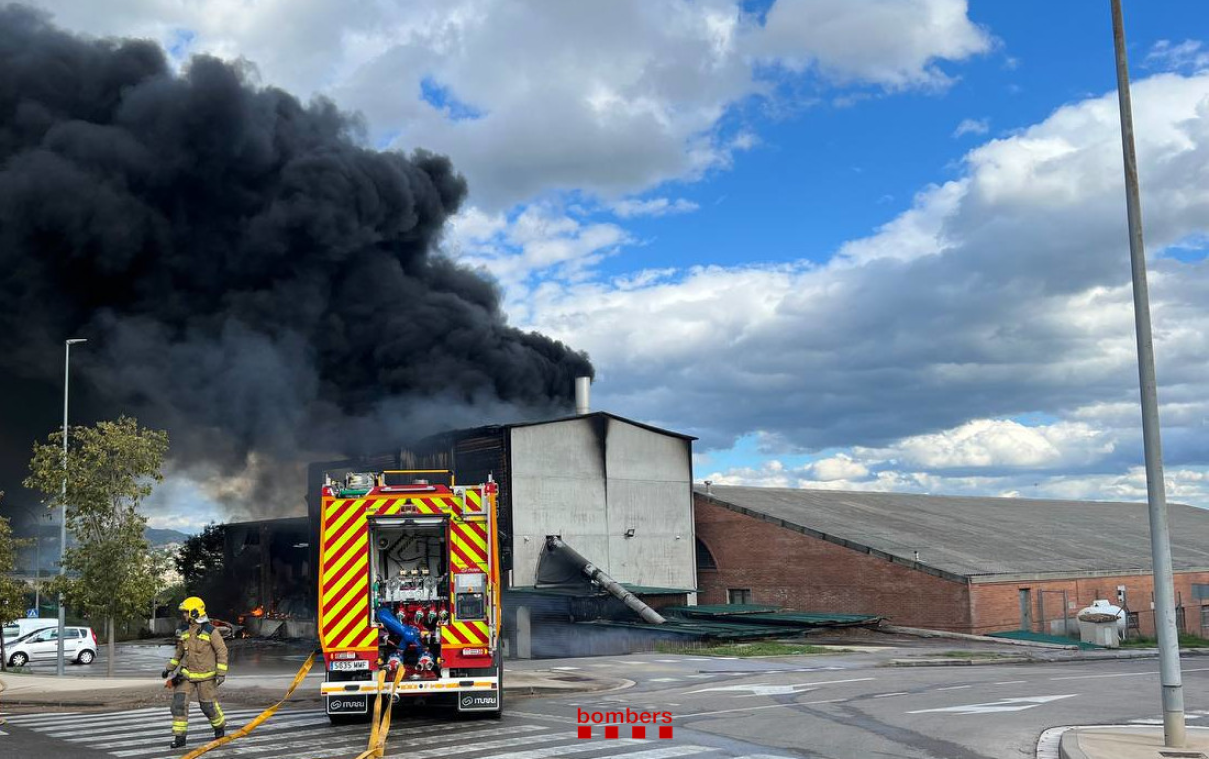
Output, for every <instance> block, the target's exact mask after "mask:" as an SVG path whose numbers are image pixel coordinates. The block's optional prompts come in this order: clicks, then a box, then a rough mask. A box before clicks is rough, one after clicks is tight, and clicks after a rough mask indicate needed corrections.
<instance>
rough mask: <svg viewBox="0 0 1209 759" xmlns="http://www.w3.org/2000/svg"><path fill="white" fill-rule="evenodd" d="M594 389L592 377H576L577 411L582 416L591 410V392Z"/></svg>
mask: <svg viewBox="0 0 1209 759" xmlns="http://www.w3.org/2000/svg"><path fill="white" fill-rule="evenodd" d="M591 390H592V378H591V377H576V378H575V413H576V414H579V415H580V416H582V415H584V414H586V413H588V412H589V411H590V410H591V403H589V397H588V396H589V393H590V392H591Z"/></svg>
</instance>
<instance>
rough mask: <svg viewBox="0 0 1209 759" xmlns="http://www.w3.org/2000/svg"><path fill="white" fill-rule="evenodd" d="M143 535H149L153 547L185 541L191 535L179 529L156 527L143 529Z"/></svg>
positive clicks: (148, 540) (149, 541) (148, 539)
mask: <svg viewBox="0 0 1209 759" xmlns="http://www.w3.org/2000/svg"><path fill="white" fill-rule="evenodd" d="M143 535H145V536H146V537H147V542H148V543H150V544H151V547H152V548H155V547H157V546H166V545H168V544H169V543H184V542H185V541H186V540H188V539H189V536H188V535H186V534H185V533H183V532H180V531H179V530H160V529H157V528H155V527H148V528H147V529H146V530H144V531H143Z"/></svg>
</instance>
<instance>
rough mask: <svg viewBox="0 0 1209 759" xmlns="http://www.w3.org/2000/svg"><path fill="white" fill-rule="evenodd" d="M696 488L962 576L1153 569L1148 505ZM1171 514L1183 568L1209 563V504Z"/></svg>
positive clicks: (728, 503) (719, 500)
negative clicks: (1207, 508)
mask: <svg viewBox="0 0 1209 759" xmlns="http://www.w3.org/2000/svg"><path fill="white" fill-rule="evenodd" d="M695 490H696V492H697V494H698V496H699V497H702V498H704V499H705V500H707V501H712V502H713V503H715V504H717V505H719V506H722V507H724V508H730V509H732V510H736V511H740V512H742V513H748V514H749V515H751V516H755V517H757V518H762V519H765V520H767V521H771V522H774V523H780V524H782V525H783V526H785V527H789V528H790V529H797V530H799V531H802V532H805V533H807V534H811V535H814V536H815V537H820V538H822V539H825V540H830V541H832V542H835V543H838V544H840V545H846V546H848V547H851V548H854V549H856V550H864V551H869V552H874V553H878V554H883V555H884V558H888V559H891V560H894V561H899V562H903V563H906V564H909V565H913V566H917V567H918V568H920V569H922V570H924V571H933V572H935V573H937V574H942V575H947V576H952V577H953V578H955V579H956V578H964V577H974V578H976V579H977V578H979V577H981V576H994V575H1039V574H1040V575H1080V574H1089V573H1112V572H1132V571H1150V569H1151V563H1150V529H1149V521H1148V514H1147V509H1146V504H1144V503H1117V502H1103V501H1050V500H1038V499H1030V498H981V497H965V496H933V495H917V494H908V493H856V492H844V491H835V490H801V489H792V488H749V487H734V486H724V485H713V486H712V487H711V494H710V495H705V492H704V487H701V486H697V487H696V488H695ZM1169 519H1170V524H1171V549H1172V556H1173V563H1174V566H1175V568H1176V569H1177V570H1190V569H1204V568H1209V510H1205V509H1198V508H1193V507H1191V506H1185V505H1182V504H1169ZM916 551H918V552H919V560H918V562H916V561H915V552H916ZM988 579H989V578H988Z"/></svg>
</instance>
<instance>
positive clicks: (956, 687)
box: [936, 685, 974, 690]
mask: <svg viewBox="0 0 1209 759" xmlns="http://www.w3.org/2000/svg"><path fill="white" fill-rule="evenodd" d="M973 687H974V686H973V685H950V686H948V687H947V688H937V689H936V690H965V689H966V688H973Z"/></svg>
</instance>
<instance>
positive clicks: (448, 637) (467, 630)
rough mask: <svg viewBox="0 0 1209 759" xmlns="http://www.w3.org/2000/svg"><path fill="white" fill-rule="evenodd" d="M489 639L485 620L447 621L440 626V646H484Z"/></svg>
mask: <svg viewBox="0 0 1209 759" xmlns="http://www.w3.org/2000/svg"><path fill="white" fill-rule="evenodd" d="M490 641H491V634H490V633H489V632H488V630H487V623H486V622H447V623H446V624H445V626H443V627H442V628H441V645H442V646H449V647H453V648H456V647H461V646H486V645H488V644H489V643H490Z"/></svg>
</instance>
